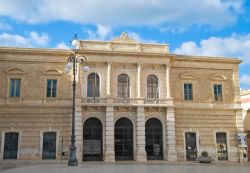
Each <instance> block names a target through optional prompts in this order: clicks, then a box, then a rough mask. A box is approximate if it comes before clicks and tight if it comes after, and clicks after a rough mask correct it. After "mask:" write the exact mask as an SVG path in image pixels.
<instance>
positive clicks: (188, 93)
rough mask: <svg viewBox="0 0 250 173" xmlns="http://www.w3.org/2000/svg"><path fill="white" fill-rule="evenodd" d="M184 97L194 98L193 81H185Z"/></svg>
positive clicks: (186, 98)
mask: <svg viewBox="0 0 250 173" xmlns="http://www.w3.org/2000/svg"><path fill="white" fill-rule="evenodd" d="M184 99H185V100H193V85H192V84H191V83H184Z"/></svg>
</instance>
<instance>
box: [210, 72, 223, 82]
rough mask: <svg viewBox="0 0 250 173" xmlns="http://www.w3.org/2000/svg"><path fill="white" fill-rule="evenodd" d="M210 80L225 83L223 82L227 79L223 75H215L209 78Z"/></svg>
mask: <svg viewBox="0 0 250 173" xmlns="http://www.w3.org/2000/svg"><path fill="white" fill-rule="evenodd" d="M209 79H210V80H216V81H223V80H227V77H226V76H224V75H221V74H213V75H211V76H209Z"/></svg>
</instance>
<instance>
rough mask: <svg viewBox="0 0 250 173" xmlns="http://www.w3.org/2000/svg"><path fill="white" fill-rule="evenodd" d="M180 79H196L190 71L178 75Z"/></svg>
mask: <svg viewBox="0 0 250 173" xmlns="http://www.w3.org/2000/svg"><path fill="white" fill-rule="evenodd" d="M180 78H181V79H185V80H194V79H196V77H195V76H194V75H192V74H190V73H184V74H182V75H180Z"/></svg>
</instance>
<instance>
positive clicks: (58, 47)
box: [56, 42, 70, 49]
mask: <svg viewBox="0 0 250 173" xmlns="http://www.w3.org/2000/svg"><path fill="white" fill-rule="evenodd" d="M56 48H57V49H70V47H69V46H68V45H67V44H66V43H65V42H60V43H58V44H57V45H56Z"/></svg>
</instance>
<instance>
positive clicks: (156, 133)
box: [145, 118, 163, 160]
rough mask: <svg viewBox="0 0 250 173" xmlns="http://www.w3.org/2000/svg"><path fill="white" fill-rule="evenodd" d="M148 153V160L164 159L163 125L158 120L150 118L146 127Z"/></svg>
mask: <svg viewBox="0 0 250 173" xmlns="http://www.w3.org/2000/svg"><path fill="white" fill-rule="evenodd" d="M145 130H146V132H145V134H146V147H145V149H146V152H147V159H148V160H162V159H163V144H162V143H163V142H162V141H163V140H162V124H161V122H160V120H158V119H156V118H150V119H148V120H147V122H146V125H145Z"/></svg>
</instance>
